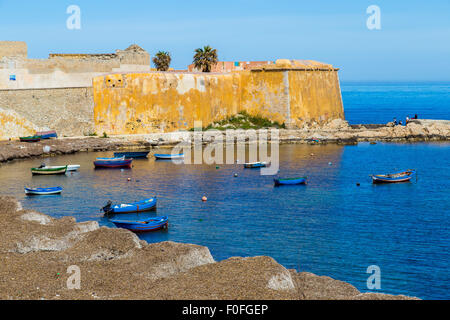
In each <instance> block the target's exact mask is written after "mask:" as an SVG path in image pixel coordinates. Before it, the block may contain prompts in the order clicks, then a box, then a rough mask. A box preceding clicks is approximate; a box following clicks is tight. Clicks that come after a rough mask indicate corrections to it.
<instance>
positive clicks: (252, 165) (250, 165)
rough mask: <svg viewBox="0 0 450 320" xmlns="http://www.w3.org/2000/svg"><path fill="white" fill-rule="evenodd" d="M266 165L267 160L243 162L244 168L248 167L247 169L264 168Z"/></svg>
mask: <svg viewBox="0 0 450 320" xmlns="http://www.w3.org/2000/svg"><path fill="white" fill-rule="evenodd" d="M264 167H267V162H260V161H258V162H248V163H244V168H249V169H253V168H264Z"/></svg>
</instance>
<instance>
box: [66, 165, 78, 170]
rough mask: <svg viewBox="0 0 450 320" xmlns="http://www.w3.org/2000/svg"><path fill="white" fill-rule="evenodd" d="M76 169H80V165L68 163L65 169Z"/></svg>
mask: <svg viewBox="0 0 450 320" xmlns="http://www.w3.org/2000/svg"><path fill="white" fill-rule="evenodd" d="M78 169H80V165H79V164H69V165H67V171H77V170H78Z"/></svg>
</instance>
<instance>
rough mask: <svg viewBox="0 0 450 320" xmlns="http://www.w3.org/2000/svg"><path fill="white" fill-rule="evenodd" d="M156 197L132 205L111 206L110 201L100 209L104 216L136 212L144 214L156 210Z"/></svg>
mask: <svg viewBox="0 0 450 320" xmlns="http://www.w3.org/2000/svg"><path fill="white" fill-rule="evenodd" d="M156 201H157V200H156V197H153V198H150V199H146V200H142V201H138V202H134V203H124V204H117V205H112V202H111V201H108V203H107V204H106V205H105V206H104V207H103V208H102V210H103V211H104V212H105V214H110V213H138V212H146V211H151V210H155V209H156Z"/></svg>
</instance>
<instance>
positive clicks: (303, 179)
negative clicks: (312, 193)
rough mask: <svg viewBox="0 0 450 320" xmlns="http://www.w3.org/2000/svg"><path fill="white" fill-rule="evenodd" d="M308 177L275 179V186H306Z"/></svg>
mask: <svg viewBox="0 0 450 320" xmlns="http://www.w3.org/2000/svg"><path fill="white" fill-rule="evenodd" d="M306 179H307V178H306V177H299V178H287V179H280V178H279V179H273V181H274V183H275V186H283V185H286V186H288V185H291V186H292V185H298V184H306Z"/></svg>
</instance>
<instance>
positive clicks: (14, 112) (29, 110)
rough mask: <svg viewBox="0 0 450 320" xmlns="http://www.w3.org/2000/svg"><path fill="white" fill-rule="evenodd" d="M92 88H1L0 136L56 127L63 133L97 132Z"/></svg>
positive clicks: (25, 133) (55, 128)
mask: <svg viewBox="0 0 450 320" xmlns="http://www.w3.org/2000/svg"><path fill="white" fill-rule="evenodd" d="M93 109H94V103H93V96H92V88H91V87H85V88H59V89H30V90H0V139H8V138H11V137H18V136H26V135H32V134H34V133H35V131H36V130H39V131H40V130H50V129H54V130H56V131H57V132H58V134H59V135H60V136H63V135H66V136H80V135H84V134H89V133H92V132H94V126H93V117H94V116H93Z"/></svg>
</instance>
